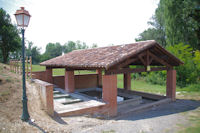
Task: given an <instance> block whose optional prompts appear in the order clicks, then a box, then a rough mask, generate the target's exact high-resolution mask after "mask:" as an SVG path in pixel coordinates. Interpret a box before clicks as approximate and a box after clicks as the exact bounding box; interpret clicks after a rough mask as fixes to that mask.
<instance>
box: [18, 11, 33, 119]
mask: <svg viewBox="0 0 200 133" xmlns="http://www.w3.org/2000/svg"><path fill="white" fill-rule="evenodd" d="M14 15H15V18H16V21H17V25H18V26H19V27H21V32H22V72H23V73H22V74H23V75H22V80H23V83H22V86H23V96H22V104H23V112H22V116H21V119H22V120H23V121H28V120H29V119H30V116H29V113H28V107H27V96H26V81H25V61H24V53H25V52H24V51H25V49H24V32H25V27H28V24H29V20H30V17H31V15H30V14H29V12H28V11H26V10H25V9H24V7H21V9H20V10H17V11H16V13H15V14H14Z"/></svg>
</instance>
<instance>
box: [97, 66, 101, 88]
mask: <svg viewBox="0 0 200 133" xmlns="http://www.w3.org/2000/svg"><path fill="white" fill-rule="evenodd" d="M96 73H97V74H98V77H97V80H98V81H97V84H98V85H97V86H98V87H100V88H101V87H102V70H101V69H97V70H96Z"/></svg>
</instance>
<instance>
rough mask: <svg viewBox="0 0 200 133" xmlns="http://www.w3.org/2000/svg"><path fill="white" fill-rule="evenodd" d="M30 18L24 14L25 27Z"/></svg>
mask: <svg viewBox="0 0 200 133" xmlns="http://www.w3.org/2000/svg"><path fill="white" fill-rule="evenodd" d="M29 20H30V16H28V15H24V26H25V27H27V26H28V23H29Z"/></svg>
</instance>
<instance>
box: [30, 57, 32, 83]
mask: <svg viewBox="0 0 200 133" xmlns="http://www.w3.org/2000/svg"><path fill="white" fill-rule="evenodd" d="M30 67H31V79H32V56H30Z"/></svg>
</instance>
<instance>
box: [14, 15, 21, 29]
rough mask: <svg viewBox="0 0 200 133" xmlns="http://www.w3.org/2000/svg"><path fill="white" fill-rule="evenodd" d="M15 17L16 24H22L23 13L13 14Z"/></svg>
mask: <svg viewBox="0 0 200 133" xmlns="http://www.w3.org/2000/svg"><path fill="white" fill-rule="evenodd" d="M15 17H16V20H17V25H18V26H22V25H23V15H22V14H18V15H15Z"/></svg>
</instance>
